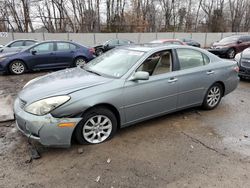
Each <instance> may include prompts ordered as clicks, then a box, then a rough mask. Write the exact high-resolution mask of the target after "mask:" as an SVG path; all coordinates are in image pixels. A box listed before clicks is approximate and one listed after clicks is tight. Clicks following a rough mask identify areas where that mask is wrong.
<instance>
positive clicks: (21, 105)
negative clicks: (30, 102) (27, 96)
mask: <svg viewBox="0 0 250 188" xmlns="http://www.w3.org/2000/svg"><path fill="white" fill-rule="evenodd" d="M26 103H27V102H26V101H24V100H22V99H19V105H20V108H22V109H23V108H24V106H25V105H26Z"/></svg>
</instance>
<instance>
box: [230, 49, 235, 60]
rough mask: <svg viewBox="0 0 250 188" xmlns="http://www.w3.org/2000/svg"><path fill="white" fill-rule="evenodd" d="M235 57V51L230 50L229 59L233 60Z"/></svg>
mask: <svg viewBox="0 0 250 188" xmlns="http://www.w3.org/2000/svg"><path fill="white" fill-rule="evenodd" d="M234 56H235V51H234V49H231V50H229V52H228V57H229V58H230V59H233V58H234Z"/></svg>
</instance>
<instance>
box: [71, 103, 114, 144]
mask: <svg viewBox="0 0 250 188" xmlns="http://www.w3.org/2000/svg"><path fill="white" fill-rule="evenodd" d="M116 130H117V119H116V117H115V115H114V113H113V112H111V111H110V110H108V109H106V108H102V107H98V108H93V109H91V110H90V111H87V112H86V113H85V114H84V116H83V119H82V121H81V122H80V123H79V124H78V125H77V127H76V130H75V136H76V139H77V141H78V142H79V143H80V144H99V143H102V142H104V141H106V140H108V139H110V138H112V137H113V136H114V134H115V132H116Z"/></svg>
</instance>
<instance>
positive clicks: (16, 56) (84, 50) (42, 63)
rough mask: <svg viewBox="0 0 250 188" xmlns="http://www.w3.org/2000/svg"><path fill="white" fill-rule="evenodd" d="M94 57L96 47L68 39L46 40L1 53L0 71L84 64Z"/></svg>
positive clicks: (19, 72) (32, 69)
mask: <svg viewBox="0 0 250 188" xmlns="http://www.w3.org/2000/svg"><path fill="white" fill-rule="evenodd" d="M93 58H94V49H93V48H88V47H85V46H82V45H80V44H77V43H74V42H68V41H45V42H41V43H38V44H35V45H33V46H31V47H28V48H26V49H23V50H22V51H20V52H15V53H4V54H2V55H0V72H4V73H12V74H23V73H24V72H27V71H36V70H45V69H60V68H67V67H75V66H82V65H84V64H85V63H87V62H88V61H90V60H92V59H93Z"/></svg>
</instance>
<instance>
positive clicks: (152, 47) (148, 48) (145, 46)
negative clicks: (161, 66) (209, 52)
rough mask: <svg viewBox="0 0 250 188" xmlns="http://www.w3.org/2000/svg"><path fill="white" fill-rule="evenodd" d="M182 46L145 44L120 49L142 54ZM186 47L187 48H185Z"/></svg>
mask: <svg viewBox="0 0 250 188" xmlns="http://www.w3.org/2000/svg"><path fill="white" fill-rule="evenodd" d="M181 46H182V45H176V44H168V45H166V44H159V43H145V44H132V45H126V46H122V47H119V48H123V49H128V50H135V51H142V52H149V51H157V50H164V49H174V48H180V47H181ZM183 46H184V45H183ZM184 47H187V46H184ZM191 48H192V47H191ZM195 49H196V48H195Z"/></svg>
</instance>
